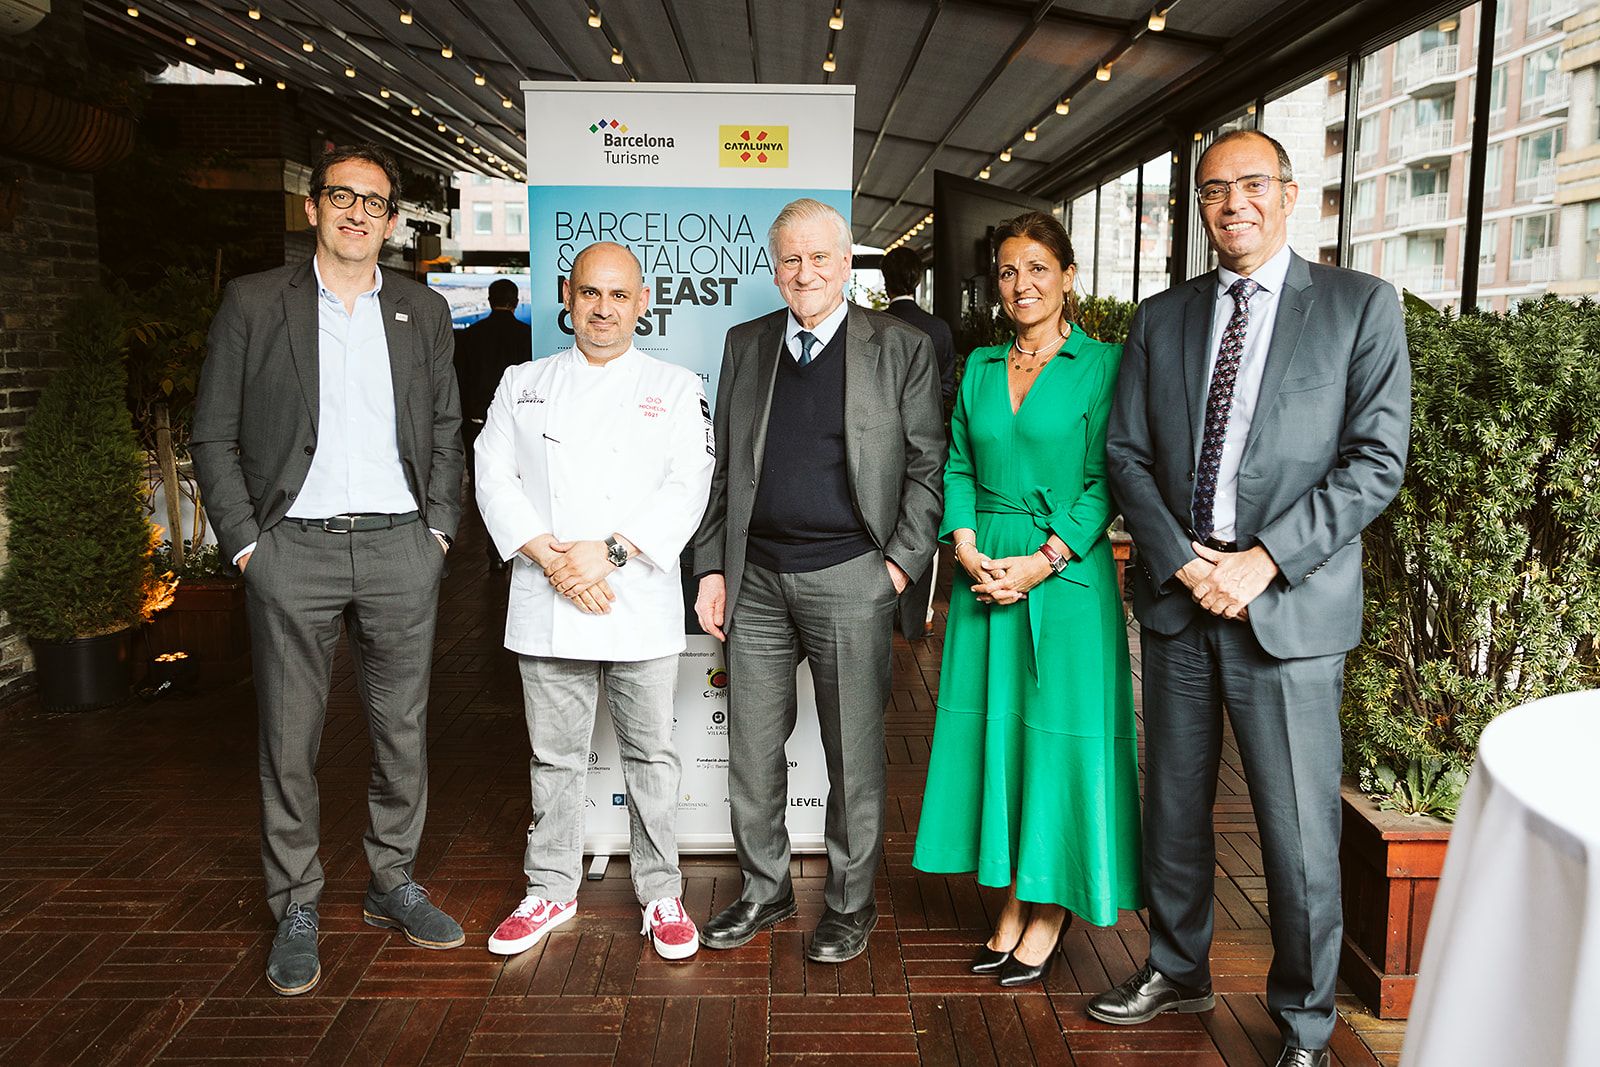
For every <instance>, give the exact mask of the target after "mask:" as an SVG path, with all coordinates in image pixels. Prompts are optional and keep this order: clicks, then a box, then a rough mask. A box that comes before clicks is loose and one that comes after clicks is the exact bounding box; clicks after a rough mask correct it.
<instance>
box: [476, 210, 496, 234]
mask: <svg viewBox="0 0 1600 1067" xmlns="http://www.w3.org/2000/svg"><path fill="white" fill-rule="evenodd" d="M472 232H473V233H475V234H477V235H478V236H479V237H486V236H488V235H490V234H492V233H494V205H493V204H474V205H473V206H472Z"/></svg>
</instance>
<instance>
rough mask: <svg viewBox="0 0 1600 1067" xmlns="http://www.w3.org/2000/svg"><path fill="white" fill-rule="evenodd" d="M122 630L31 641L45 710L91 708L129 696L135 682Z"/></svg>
mask: <svg viewBox="0 0 1600 1067" xmlns="http://www.w3.org/2000/svg"><path fill="white" fill-rule="evenodd" d="M132 633H133V631H132V630H121V631H119V632H117V633H114V634H106V635H104V636H102V637H80V638H77V639H75V640H72V641H37V640H34V641H31V643H32V645H33V662H34V667H35V668H36V670H37V671H38V675H39V705H40V707H42V708H43V709H44V710H45V711H92V710H94V709H95V708H104V707H109V706H111V705H112V704H120V703H122V702H123V701H124V700H127V699H128V693H129V690H130V689H131V688H132V685H133V674H132V668H133V656H132V654H131V650H130V647H129V646H130V642H129V637H130V636H131V635H132Z"/></svg>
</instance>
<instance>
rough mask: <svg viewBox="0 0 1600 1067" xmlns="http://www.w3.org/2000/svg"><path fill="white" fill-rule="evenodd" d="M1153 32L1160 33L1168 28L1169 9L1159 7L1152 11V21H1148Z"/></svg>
mask: <svg viewBox="0 0 1600 1067" xmlns="http://www.w3.org/2000/svg"><path fill="white" fill-rule="evenodd" d="M1147 25H1148V26H1149V27H1150V32H1151V33H1160V32H1161V31H1162V30H1164V29H1166V28H1167V9H1166V8H1164V7H1158V8H1156V9H1155V10H1154V11H1152V12H1150V21H1149V22H1148V23H1147Z"/></svg>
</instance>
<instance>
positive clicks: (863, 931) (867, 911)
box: [806, 904, 878, 963]
mask: <svg viewBox="0 0 1600 1067" xmlns="http://www.w3.org/2000/svg"><path fill="white" fill-rule="evenodd" d="M877 925H878V905H876V904H868V905H867V906H866V907H864V908H862V909H860V910H859V911H851V912H843V911H834V910H833V909H832V908H828V909H827V910H825V911H824V912H823V913H822V919H821V920H820V921H819V922H818V923H817V929H816V932H815V933H813V934H812V935H811V946H810V947H809V948H807V949H806V959H809V960H814V961H816V962H817V963H843V962H844V961H845V960H853V959H855V958H856V957H857V956H859V955H861V953H862V952H863V951H864V950H865V949H866V947H867V935H868V934H870V933H872V928H873V927H874V926H877Z"/></svg>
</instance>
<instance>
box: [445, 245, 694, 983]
mask: <svg viewBox="0 0 1600 1067" xmlns="http://www.w3.org/2000/svg"><path fill="white" fill-rule="evenodd" d="M566 305H567V312H568V314H569V315H571V317H572V327H573V333H574V337H575V340H576V344H575V345H574V346H573V347H572V348H569V349H567V350H566V351H565V352H560V353H557V354H556V355H554V356H551V357H550V358H549V359H541V360H538V361H536V362H534V363H527V364H523V365H521V366H517V367H514V368H512V369H511V370H510V371H508V372H506V374H505V376H504V378H503V379H502V380H501V382H500V387H499V388H498V389H497V390H496V391H495V394H494V400H493V402H492V403H491V404H490V406H489V417H488V421H487V422H486V423H485V425H484V429H483V433H482V434H481V435H480V436H479V437H478V445H477V450H478V456H477V462H478V482H477V495H478V508H479V510H480V511H482V513H483V521H484V524H485V525H486V526H487V527H488V528H489V535H490V537H491V538H492V539H493V542H494V544H495V545H497V546H498V547H499V549H500V551H501V552H503V553H504V554H505V555H506V557H507V558H509V559H513V560H515V561H516V563H515V571H514V573H513V574H512V578H511V593H510V599H509V601H508V603H507V605H506V641H505V643H506V647H507V648H509V649H511V650H512V651H513V652H515V653H517V658H518V665H519V667H520V669H521V671H522V692H523V704H524V712H525V714H526V716H527V720H528V741H529V744H530V745H531V747H532V749H533V759H532V764H531V766H530V769H529V777H530V779H531V784H532V790H533V825H532V826H530V827H529V829H528V840H527V848H526V850H525V852H524V853H523V859H522V866H523V872H524V873H525V874H526V875H527V890H526V895H525V896H524V898H523V900H522V903H521V904H519V905H517V907H516V909H515V910H514V911H513V912H512V913H511V914H510V915H509V916H507V917H506V919H505V921H503V922H502V923H501V924H500V925H499V927H498V928H496V930H495V931H494V934H493V935H492V936H490V938H489V951H490V952H494V953H498V954H501V955H513V954H515V953H519V952H523V951H526V950H527V949H529V948H532V947H533V946H534V945H535V944H537V943H538V942H539V940H540V939H541V938H543V937H544V936H545V935H546V934H547V933H549V932H550V931H551V930H552V929H554V928H555V927H557V926H559V925H561V924H562V923H564V922H567V921H568V920H570V919H572V918H573V917H574V916H575V915H576V914H577V911H578V904H577V892H578V882H579V878H580V876H581V873H582V869H581V868H582V861H583V807H584V786H585V783H586V781H587V780H588V772H589V762H588V756H589V750H590V742H591V739H592V737H593V735H594V716H595V705H596V701H597V700H598V698H599V696H600V693H601V692H602V691H603V692H604V693H605V698H606V704H607V705H608V706H609V708H610V710H611V721H612V724H613V725H614V726H615V727H616V732H617V746H618V748H619V750H620V751H621V753H622V776H623V780H624V781H625V782H626V784H627V790H628V818H629V848H628V857H629V871H630V873H631V875H632V878H633V890H634V894H635V895H636V896H637V898H638V900H639V904H640V906H641V907H642V908H643V909H644V923H643V929H642V930H641V933H644V934H646V935H648V936H649V937H650V942H651V944H652V945H653V946H654V948H655V951H656V952H657V953H658V954H659V955H661V956H662V957H664V958H666V959H685V958H687V957H689V956H692V955H694V953H695V951H696V950H697V949H698V948H699V946H700V941H699V935H698V932H697V931H696V929H695V925H694V921H693V920H692V919H690V918H689V915H688V913H686V912H685V911H684V909H683V901H682V899H681V898H682V895H683V877H682V874H681V873H680V872H679V870H678V843H677V836H676V827H675V824H676V822H677V815H678V782H679V775H680V767H679V763H678V753H677V750H676V749H675V748H674V747H673V743H672V724H673V716H672V710H673V705H672V701H673V692H674V688H675V685H676V683H677V679H678V653H680V652H682V651H683V648H684V643H685V642H684V633H683V591H682V583H681V578H680V570H679V564H678V557H679V555H680V554H681V553H682V551H683V547H684V545H685V544H686V543H687V542H688V540H689V536H690V535H691V534H693V533H694V530H695V527H696V526H697V525H698V524H699V522H700V515H701V513H702V512H703V511H704V510H705V506H706V494H707V492H708V491H709V489H710V487H711V465H712V463H713V457H712V455H711V450H710V449H709V448H707V441H708V439H709V438H710V429H711V420H710V417H709V415H708V412H707V407H706V399H705V394H704V393H703V392H702V391H701V389H700V378H699V376H698V375H696V374H695V373H694V372H693V371H690V370H688V369H687V368H684V367H679V366H676V365H674V364H671V363H663V362H662V361H661V360H658V359H652V358H651V357H649V356H647V355H645V354H644V353H642V352H639V351H637V350H636V349H635V348H634V347H633V331H634V326H635V325H636V324H637V323H638V321H639V316H640V315H642V314H643V313H644V312H645V310H646V309H647V308H648V307H649V305H650V291H649V290H648V289H646V288H645V286H644V278H643V275H642V274H641V272H640V270H639V261H638V260H637V259H635V258H634V255H633V253H632V252H630V251H628V250H627V249H626V248H624V247H622V246H621V245H616V244H609V243H602V244H593V245H590V246H589V247H587V248H585V249H584V250H583V251H582V252H580V253H578V256H577V258H576V259H574V260H573V262H572V274H571V276H570V277H569V278H568V280H567V294H566Z"/></svg>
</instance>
